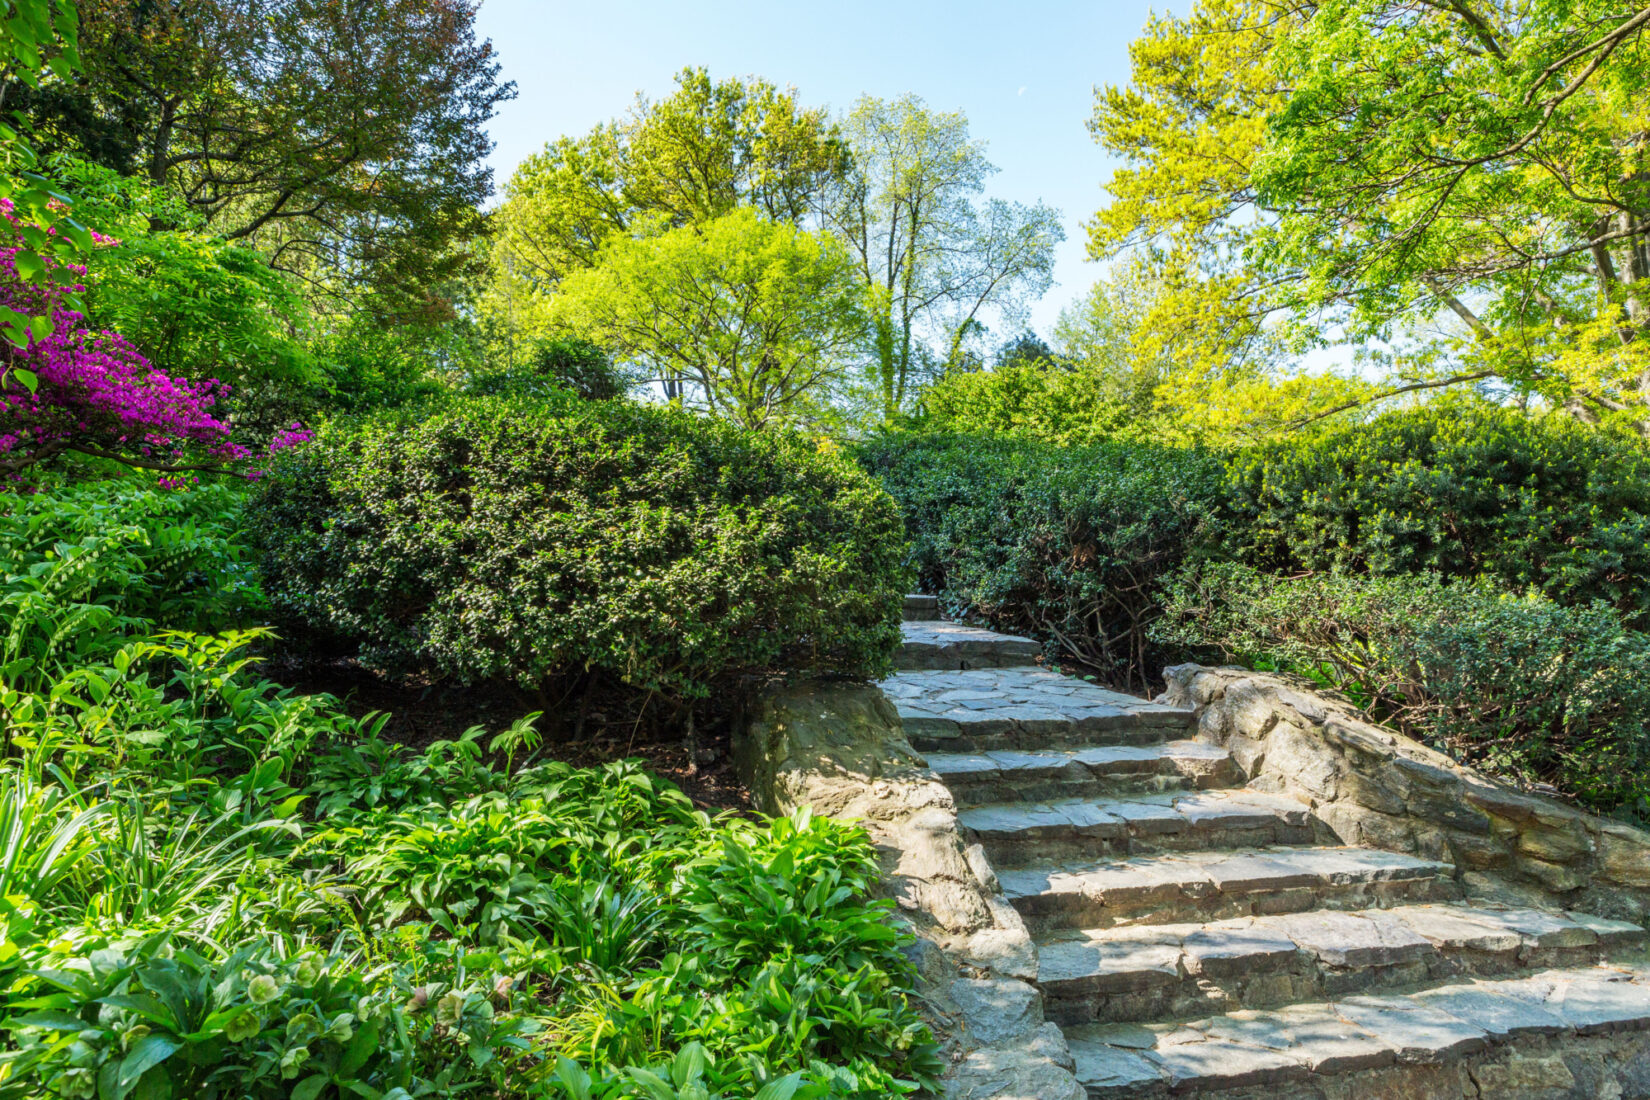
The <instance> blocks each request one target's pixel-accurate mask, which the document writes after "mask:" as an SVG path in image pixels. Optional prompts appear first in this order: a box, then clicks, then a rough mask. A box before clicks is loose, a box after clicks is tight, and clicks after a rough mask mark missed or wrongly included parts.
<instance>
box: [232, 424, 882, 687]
mask: <svg viewBox="0 0 1650 1100" xmlns="http://www.w3.org/2000/svg"><path fill="white" fill-rule="evenodd" d="M421 415H422V417H423V418H422V419H420V418H419V417H418V416H415V415H412V414H405V413H402V414H395V413H391V414H385V415H380V416H377V417H373V418H370V419H367V420H364V421H359V422H354V423H336V424H333V425H329V426H327V427H326V428H324V429H323V430H322V431H321V432H320V434H319V435H318V436H317V438H316V439H315V440H314V441H313V442H311V443H310V444H308V445H306V446H303V447H300V448H296V449H295V450H294V452H293V453H292V455H291V457H290V458H289V459H287V461H286V462H284V463H283V464H282V466H281V468H280V469H279V470H278V472H277V476H275V477H273V478H271V479H270V480H269V481H268V482H267V483H266V485H265V487H264V488H263V489H262V491H261V492H260V493H259V494H258V496H257V497H256V498H255V500H254V502H253V504H252V508H251V522H250V526H251V528H252V529H253V530H255V531H259V532H261V534H262V539H263V545H264V549H265V557H264V559H263V569H264V576H265V587H266V590H267V592H268V594H269V599H270V603H271V606H272V608H273V609H274V611H275V613H276V614H277V616H278V617H279V618H280V619H281V620H283V621H284V622H285V623H286V624H288V625H290V626H296V627H298V628H301V629H303V630H307V631H310V632H313V633H314V634H317V635H322V636H327V635H330V636H332V637H334V638H336V639H341V640H343V641H344V642H346V643H349V644H353V645H355V646H358V647H359V651H360V653H361V656H362V657H363V659H364V660H366V661H368V662H369V663H372V664H377V665H380V666H385V667H391V668H407V667H409V666H415V665H421V666H424V667H429V668H433V669H435V670H437V671H439V672H441V673H444V674H447V675H449V676H452V677H454V678H456V679H458V680H460V681H466V682H469V681H479V680H487V679H510V680H514V681H516V682H518V683H520V684H522V685H524V686H527V687H540V686H542V685H544V684H545V683H547V682H548V681H551V680H553V679H555V678H557V677H559V676H562V675H565V674H568V673H581V674H582V673H585V672H597V673H605V674H609V675H611V676H613V677H617V678H619V679H621V680H623V681H625V682H627V683H629V684H631V685H634V686H635V687H638V688H641V689H645V690H654V691H661V692H665V693H667V694H672V695H679V696H685V697H696V696H703V695H705V694H706V693H707V692H708V691H709V690H710V688H711V685H712V684H713V683H715V682H716V681H718V680H719V679H721V678H724V677H728V676H732V675H738V674H744V673H762V672H771V671H778V670H786V669H795V668H809V669H818V670H824V671H834V672H840V673H846V674H852V675H860V676H871V675H877V674H880V673H882V672H883V671H885V670H886V669H887V668H888V666H889V659H890V655H891V653H892V651H893V649H894V647H895V646H896V645H897V644H898V642H899V637H900V634H899V617H900V616H899V608H900V600H901V596H902V594H903V593H904V592H905V590H906V588H907V583H906V581H907V574H906V571H905V569H904V567H903V565H902V562H901V559H902V556H903V554H904V546H903V540H902V537H901V532H900V526H899V515H898V512H897V510H896V509H895V507H894V504H893V502H892V501H891V500H889V499H888V497H887V496H886V495H885V494H884V493H883V492H882V491H881V490H879V489H878V488H877V487H876V485H875V484H874V483H873V482H871V481H870V479H869V478H867V477H866V476H865V475H864V474H863V473H862V472H861V471H859V470H858V469H856V468H855V467H854V466H853V464H852V463H851V462H849V461H847V460H846V459H844V458H842V457H840V456H838V455H835V454H832V453H828V452H826V451H824V450H822V449H821V448H819V447H818V446H817V445H816V444H815V443H813V442H812V441H810V440H807V439H805V438H802V437H800V436H797V435H791V434H780V433H753V432H746V431H741V430H739V429H738V428H735V427H732V426H730V425H727V424H722V423H719V422H716V421H713V420H710V419H708V418H702V417H696V416H692V415H690V414H685V413H679V412H672V411H668V410H665V409H660V408H654V407H644V406H640V405H636V404H631V403H628V402H622V401H601V402H584V401H578V400H574V399H571V398H563V399H557V398H549V399H532V398H525V397H486V398H473V399H468V400H454V401H452V402H449V403H447V404H445V405H444V406H442V407H440V408H439V409H436V410H434V411H430V412H426V413H424V414H421Z"/></svg>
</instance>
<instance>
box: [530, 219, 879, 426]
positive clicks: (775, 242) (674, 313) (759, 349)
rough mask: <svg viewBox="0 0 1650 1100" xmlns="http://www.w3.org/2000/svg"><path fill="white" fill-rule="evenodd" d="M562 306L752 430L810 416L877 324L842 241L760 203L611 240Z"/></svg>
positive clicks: (572, 320) (617, 348)
mask: <svg viewBox="0 0 1650 1100" xmlns="http://www.w3.org/2000/svg"><path fill="white" fill-rule="evenodd" d="M553 305H554V307H555V310H556V316H557V318H558V320H559V321H560V323H562V324H563V325H565V326H566V327H567V328H568V329H570V330H571V331H573V332H577V333H579V334H581V335H583V336H585V337H586V338H588V339H590V340H591V341H593V342H595V343H597V344H599V345H602V346H604V347H608V348H612V349H613V350H614V352H615V354H616V355H617V356H618V357H619V358H620V359H621V360H627V361H629V362H631V363H634V364H637V365H639V366H641V367H643V368H644V369H645V370H646V371H648V372H649V375H650V377H651V380H653V381H655V382H657V383H658V384H659V385H661V386H662V387H663V389H664V392H665V394H666V396H667V397H669V398H670V399H671V400H673V401H678V402H682V403H684V404H695V405H700V406H702V407H704V408H706V409H708V410H709V411H711V412H713V413H716V414H717V415H720V416H725V417H727V418H728V419H731V420H734V421H736V422H738V423H740V424H744V425H745V426H747V427H752V428H757V427H762V426H763V425H766V424H770V423H774V422H783V421H791V420H795V419H797V418H798V417H800V416H803V415H805V414H806V413H807V412H808V411H809V407H810V406H811V405H816V404H817V403H818V402H819V401H820V400H821V399H822V398H823V397H824V396H825V391H826V389H827V387H829V386H830V385H831V384H832V383H833V382H834V381H836V380H838V379H840V378H842V377H843V375H844V374H845V373H846V371H847V370H848V368H849V365H850V364H851V362H852V360H853V357H854V356H855V355H856V354H857V353H858V351H859V349H860V345H861V342H862V339H863V333H864V329H865V318H864V314H863V312H862V311H861V309H860V305H859V288H858V285H857V283H856V282H855V280H854V272H853V266H852V261H851V260H850V258H849V256H848V254H847V252H846V251H845V250H844V249H843V248H842V246H841V245H840V244H839V243H838V242H837V241H836V240H834V239H833V238H831V237H830V236H828V235H825V234H818V233H810V232H808V231H807V230H804V229H800V228H798V227H796V226H794V225H791V224H788V223H785V222H773V221H769V220H768V219H767V218H765V217H763V216H762V215H761V214H760V213H758V212H757V211H756V210H754V209H752V208H750V207H748V206H747V207H740V208H738V209H736V210H734V211H732V212H731V213H728V214H725V215H723V216H722V217H720V218H716V219H715V220H713V221H709V222H705V223H703V224H700V225H688V226H682V227H680V228H676V229H668V230H665V231H664V232H662V233H658V234H655V235H651V236H641V237H631V236H628V235H616V236H613V237H611V238H609V240H608V242H607V243H606V244H605V245H604V246H603V247H602V249H601V250H600V252H598V254H597V256H596V263H595V265H594V266H592V267H590V268H587V269H585V270H583V271H580V272H576V273H574V274H571V275H569V276H567V277H566V278H565V279H563V280H562V282H561V285H560V288H559V291H558V293H557V295H556V297H555V299H554V302H553Z"/></svg>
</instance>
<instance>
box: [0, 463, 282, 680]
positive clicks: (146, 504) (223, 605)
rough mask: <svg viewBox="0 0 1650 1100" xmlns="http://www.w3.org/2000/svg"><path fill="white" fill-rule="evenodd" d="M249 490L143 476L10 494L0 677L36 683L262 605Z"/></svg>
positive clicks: (2, 511)
mask: <svg viewBox="0 0 1650 1100" xmlns="http://www.w3.org/2000/svg"><path fill="white" fill-rule="evenodd" d="M242 500H243V496H242V493H241V491H240V490H237V489H235V488H231V487H223V486H206V487H202V488H197V489H194V490H192V491H189V492H167V491H158V490H154V489H147V488H144V487H143V486H141V485H139V484H136V483H135V482H133V481H99V482H93V483H90V484H86V485H77V486H72V487H55V488H53V489H51V490H50V491H49V492H41V493H32V494H0V682H4V683H5V684H8V685H10V686H12V687H24V686H27V685H31V684H35V685H38V684H40V683H42V682H44V680H45V679H46V678H47V677H49V676H51V675H53V674H54V673H56V672H59V671H61V670H63V669H67V668H73V667H76V666H77V665H80V664H83V663H87V662H101V661H103V660H106V659H107V658H108V657H109V656H110V655H111V654H113V653H114V651H115V650H117V649H119V648H120V647H121V646H122V645H123V644H125V642H126V641H128V640H129V639H132V638H134V637H142V636H147V635H148V634H150V633H152V632H154V631H156V630H202V629H220V628H221V627H222V626H223V625H225V624H228V625H234V624H235V623H237V622H240V621H242V620H245V619H246V618H248V617H250V616H252V615H255V614H257V613H258V611H259V609H260V605H261V603H262V595H261V593H260V592H259V590H258V587H257V584H256V580H257V577H256V573H255V572H254V570H253V567H252V565H251V563H250V561H249V560H248V559H249V557H250V555H248V554H247V553H246V550H245V547H244V546H243V544H242V542H241V541H240V538H239V526H240V509H241V503H242Z"/></svg>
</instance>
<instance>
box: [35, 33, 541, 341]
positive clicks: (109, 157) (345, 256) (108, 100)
mask: <svg viewBox="0 0 1650 1100" xmlns="http://www.w3.org/2000/svg"><path fill="white" fill-rule="evenodd" d="M476 6H477V5H476V3H475V0H374V2H370V3H369V2H365V0H343V2H338V0H163V2H160V3H151V2H149V0H82V2H81V4H80V9H81V33H80V52H81V57H82V59H83V61H84V72H83V73H82V74H81V75H80V76H79V77H78V78H77V79H76V80H74V81H72V82H68V83H66V84H57V85H53V86H52V87H50V88H49V89H47V91H48V93H49V94H45V95H42V96H39V97H36V98H35V99H34V100H33V101H32V103H31V106H32V108H33V110H32V113H33V115H34V116H35V120H36V125H37V128H38V129H39V130H40V132H41V133H42V134H44V135H46V136H48V137H49V138H51V140H52V141H53V142H54V143H55V145H56V146H57V147H59V148H62V149H66V150H68V151H70V152H73V153H76V154H79V155H82V156H86V157H88V158H90V159H94V160H97V161H99V162H101V163H104V164H106V165H107V166H108V167H112V168H115V169H117V170H121V171H128V172H135V173H138V174H141V175H142V176H144V177H146V178H147V179H148V180H150V181H151V182H153V183H155V184H160V185H165V186H166V187H168V188H169V189H171V190H173V191H174V192H175V193H177V194H178V195H180V196H181V197H182V199H183V200H184V203H185V206H186V208H187V209H188V210H189V211H191V212H193V214H194V215H195V216H196V218H198V221H199V224H200V226H201V227H203V228H204V229H206V230H207V231H209V232H211V233H213V234H216V235H219V236H222V237H225V238H227V239H229V240H231V241H242V242H245V243H247V244H250V245H253V246H255V247H256V248H258V249H259V250H260V251H262V252H263V253H264V254H265V255H266V256H268V257H269V258H270V259H271V261H272V262H273V263H274V264H275V266H277V267H279V268H282V269H283V270H286V271H289V272H293V273H295V274H298V275H300V276H302V277H303V278H305V279H308V280H309V281H310V282H311V283H312V284H314V285H316V286H318V287H319V288H321V289H324V290H327V291H330V292H341V291H350V292H361V291H374V292H376V295H375V296H374V297H373V299H372V300H373V302H374V304H375V305H376V306H377V307H378V308H380V309H382V310H384V311H385V312H387V313H390V314H392V315H397V316H406V315H416V314H418V313H420V312H422V311H427V310H428V309H429V308H430V305H431V301H430V290H431V288H432V287H434V286H436V285H438V284H439V283H440V282H441V280H442V279H444V278H446V277H448V276H449V275H451V274H452V273H453V272H454V271H455V270H456V269H458V268H460V267H462V266H463V265H464V264H465V263H467V262H469V261H468V259H467V255H466V251H465V249H464V248H463V247H462V246H463V245H464V243H465V242H466V241H468V240H469V239H471V238H473V237H474V236H475V235H476V234H477V232H478V231H479V230H480V228H481V220H480V219H481V214H480V211H479V209H478V208H479V205H480V203H481V202H482V201H483V200H484V199H485V198H486V197H487V196H488V194H489V192H490V191H491V187H492V183H491V173H490V170H489V169H488V167H487V166H486V164H485V157H486V155H487V153H488V152H489V151H490V149H491V144H490V141H489V139H488V137H487V134H486V130H485V124H486V122H487V120H488V119H490V118H491V117H492V115H493V113H494V111H495V109H496V108H497V106H498V105H499V103H501V102H503V101H504V100H506V99H508V98H510V97H511V96H512V95H513V94H514V87H513V85H511V84H509V83H505V82H501V81H500V79H499V65H498V62H497V61H496V60H495V58H494V55H493V49H492V46H491V44H490V43H488V42H485V41H478V40H477V39H476V37H475V12H476Z"/></svg>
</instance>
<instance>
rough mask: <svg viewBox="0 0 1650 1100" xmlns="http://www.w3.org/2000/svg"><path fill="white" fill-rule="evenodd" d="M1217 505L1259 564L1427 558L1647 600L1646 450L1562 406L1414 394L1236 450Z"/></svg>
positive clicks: (1581, 591) (1450, 567)
mask: <svg viewBox="0 0 1650 1100" xmlns="http://www.w3.org/2000/svg"><path fill="white" fill-rule="evenodd" d="M1225 508H1226V511H1227V513H1228V516H1229V518H1230V524H1231V527H1232V529H1233V530H1234V531H1236V532H1238V535H1237V539H1238V541H1239V543H1240V544H1241V549H1242V552H1243V556H1244V558H1245V559H1246V560H1248V561H1250V562H1251V563H1252V564H1254V565H1256V566H1258V567H1260V568H1262V569H1266V570H1272V571H1276V572H1280V573H1291V572H1297V571H1302V570H1313V571H1317V570H1327V569H1338V570H1343V571H1347V572H1360V573H1361V572H1368V573H1374V574H1383V575H1384V574H1397V573H1415V572H1420V571H1423V570H1430V571H1435V572H1438V573H1442V574H1445V575H1447V576H1453V577H1472V576H1488V577H1493V578H1495V579H1496V580H1498V581H1500V582H1501V584H1502V585H1504V586H1505V587H1507V588H1509V589H1512V590H1514V591H1522V590H1524V589H1526V588H1529V587H1532V586H1533V587H1535V588H1538V589H1540V590H1541V591H1543V592H1545V593H1546V594H1547V595H1549V596H1551V597H1552V598H1553V599H1555V600H1558V601H1559V602H1561V603H1566V604H1586V603H1588V602H1590V601H1592V600H1595V599H1602V600H1607V601H1609V602H1610V603H1611V604H1612V605H1614V606H1615V607H1616V608H1618V609H1619V610H1621V611H1622V612H1624V613H1626V614H1627V615H1629V616H1630V617H1632V618H1634V619H1637V618H1638V617H1639V616H1642V615H1643V614H1644V613H1645V612H1646V611H1650V452H1647V451H1646V449H1645V447H1644V445H1643V443H1642V442H1640V441H1638V440H1634V439H1632V438H1629V437H1627V436H1625V435H1621V434H1617V433H1615V432H1612V431H1606V430H1602V429H1599V428H1594V427H1589V426H1587V425H1585V424H1581V423H1578V422H1577V421H1575V420H1573V419H1570V418H1567V417H1562V416H1556V415H1554V416H1547V417H1543V418H1539V419H1536V418H1532V417H1529V416H1526V415H1524V414H1522V413H1520V412H1517V411H1515V410H1511V409H1491V408H1481V409H1463V408H1458V407H1451V408H1448V409H1445V410H1442V411H1440V410H1432V409H1419V410H1415V411H1413V412H1404V413H1395V414H1392V415H1389V416H1383V417H1381V418H1380V419H1378V420H1376V421H1374V422H1373V423H1370V424H1364V425H1359V426H1357V427H1355V428H1348V429H1345V430H1342V431H1336V432H1333V433H1330V434H1327V435H1325V436H1322V437H1320V438H1316V439H1311V440H1288V441H1284V442H1281V443H1277V444H1274V445H1271V446H1268V447H1265V448H1262V449H1259V450H1257V451H1255V452H1252V453H1250V454H1248V455H1245V456H1243V457H1242V458H1240V459H1238V460H1237V461H1236V462H1235V463H1234V465H1233V474H1232V491H1231V494H1230V497H1229V498H1228V500H1227V501H1226V505H1225Z"/></svg>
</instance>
